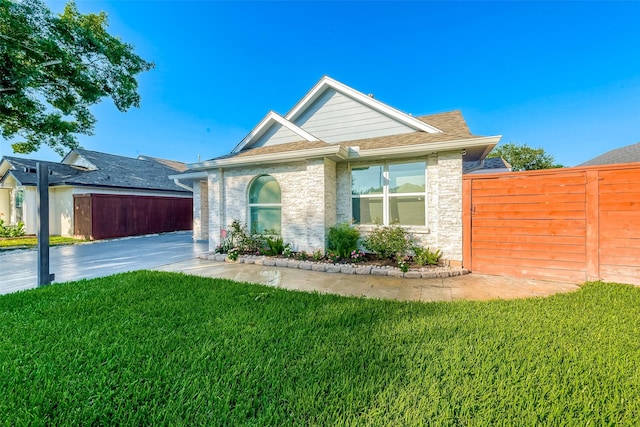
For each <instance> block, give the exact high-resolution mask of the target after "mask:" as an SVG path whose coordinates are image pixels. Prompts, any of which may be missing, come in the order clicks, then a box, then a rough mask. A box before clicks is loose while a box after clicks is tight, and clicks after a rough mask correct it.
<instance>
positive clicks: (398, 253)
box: [362, 225, 413, 259]
mask: <svg viewBox="0 0 640 427" xmlns="http://www.w3.org/2000/svg"><path fill="white" fill-rule="evenodd" d="M412 240H413V239H412V238H411V235H410V234H409V233H408V232H407V231H406V230H405V229H404V228H402V227H400V226H399V225H391V226H377V227H376V228H375V230H373V231H372V232H371V233H369V235H368V236H367V237H365V238H364V240H363V242H362V245H363V246H364V247H365V248H366V249H367V250H369V251H371V252H373V253H375V254H376V255H378V257H380V258H382V259H385V258H398V257H399V258H404V256H405V255H407V252H408V251H409V249H410V248H411V243H412Z"/></svg>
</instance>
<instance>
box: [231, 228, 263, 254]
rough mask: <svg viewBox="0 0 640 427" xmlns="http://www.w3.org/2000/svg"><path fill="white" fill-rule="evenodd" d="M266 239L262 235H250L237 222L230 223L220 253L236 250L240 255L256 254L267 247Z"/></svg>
mask: <svg viewBox="0 0 640 427" xmlns="http://www.w3.org/2000/svg"><path fill="white" fill-rule="evenodd" d="M266 239H267V238H266V237H265V236H264V235H262V234H259V233H258V234H251V233H249V230H248V229H247V227H246V226H245V225H243V224H242V223H240V221H238V220H234V221H233V222H232V223H231V228H230V229H229V230H228V231H227V236H226V239H225V240H224V241H223V242H222V248H221V250H222V252H229V251H230V250H231V248H237V249H238V251H239V252H240V253H258V252H261V251H264V249H265V247H266V246H267V242H266Z"/></svg>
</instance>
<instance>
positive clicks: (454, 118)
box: [211, 110, 477, 160]
mask: <svg viewBox="0 0 640 427" xmlns="http://www.w3.org/2000/svg"><path fill="white" fill-rule="evenodd" d="M416 119H418V120H420V121H421V122H424V123H428V124H430V125H432V126H434V127H436V128H438V129H440V130H441V131H442V132H440V133H428V132H412V133H405V134H400V135H390V136H380V137H376V138H366V139H358V140H353V141H346V142H342V143H339V144H328V143H326V142H323V141H298V142H290V143H287V144H278V145H270V146H263V147H258V148H249V149H245V150H242V151H240V152H238V153H229V154H226V155H223V156H220V157H216V158H214V159H211V160H221V159H230V158H236V157H250V156H257V155H262V154H272V153H286V152H290V151H297V150H303V149H309V148H322V147H327V146H329V145H340V146H343V147H346V148H349V147H359V148H360V149H365V150H368V149H376V148H387V147H400V146H408V145H416V144H424V143H429V142H445V141H453V140H457V139H463V138H474V137H477V135H472V134H471V132H470V131H469V127H468V126H467V123H466V122H465V120H464V118H463V117H462V113H461V112H460V111H459V110H455V111H450V112H446V113H439V114H432V115H428V116H421V117H416Z"/></svg>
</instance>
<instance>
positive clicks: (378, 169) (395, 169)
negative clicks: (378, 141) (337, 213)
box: [351, 162, 427, 226]
mask: <svg viewBox="0 0 640 427" xmlns="http://www.w3.org/2000/svg"><path fill="white" fill-rule="evenodd" d="M426 182H427V178H426V163H425V162H412V163H383V164H378V165H370V166H364V167H354V168H352V170H351V212H352V215H351V216H352V218H353V223H354V224H381V225H393V224H398V225H414V226H425V225H426V210H427V202H426V201H427V194H426V188H427V186H426Z"/></svg>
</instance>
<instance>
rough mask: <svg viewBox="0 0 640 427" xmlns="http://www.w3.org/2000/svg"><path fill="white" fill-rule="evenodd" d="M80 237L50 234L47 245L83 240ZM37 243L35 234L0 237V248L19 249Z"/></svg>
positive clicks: (31, 246) (30, 246)
mask: <svg viewBox="0 0 640 427" xmlns="http://www.w3.org/2000/svg"><path fill="white" fill-rule="evenodd" d="M84 241H85V240H82V239H74V238H73V237H62V236H51V237H49V245H50V246H57V245H70V244H75V243H80V242H84ZM37 245H38V238H37V237H35V236H24V237H14V238H2V239H0V250H3V249H21V248H33V247H35V246H37Z"/></svg>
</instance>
